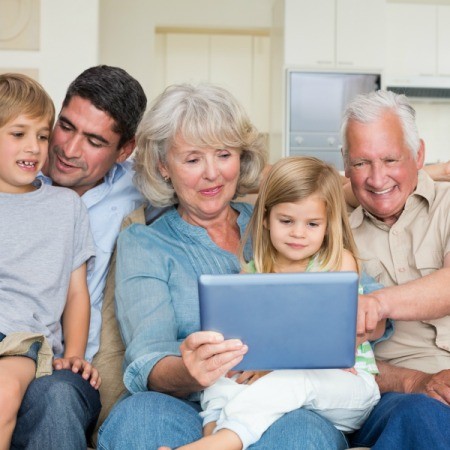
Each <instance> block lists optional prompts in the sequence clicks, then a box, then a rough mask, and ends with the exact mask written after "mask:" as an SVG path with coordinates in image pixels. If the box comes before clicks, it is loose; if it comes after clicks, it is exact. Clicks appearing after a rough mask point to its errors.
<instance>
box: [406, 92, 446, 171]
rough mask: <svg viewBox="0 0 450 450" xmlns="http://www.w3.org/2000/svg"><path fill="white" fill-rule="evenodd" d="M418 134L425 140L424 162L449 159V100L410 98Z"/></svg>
mask: <svg viewBox="0 0 450 450" xmlns="http://www.w3.org/2000/svg"><path fill="white" fill-rule="evenodd" d="M411 104H412V105H413V107H414V109H415V110H416V117H417V120H416V121H417V127H418V129H419V136H420V137H421V138H422V139H423V140H424V141H425V162H426V163H433V162H442V161H448V160H450V102H449V101H444V102H443V101H425V100H419V101H417V100H412V101H411Z"/></svg>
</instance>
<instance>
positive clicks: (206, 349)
mask: <svg viewBox="0 0 450 450" xmlns="http://www.w3.org/2000/svg"><path fill="white" fill-rule="evenodd" d="M180 351H181V357H182V358H183V362H184V365H185V366H186V368H187V370H188V372H189V373H190V375H191V377H192V378H194V379H195V380H196V381H197V382H198V383H199V384H200V386H202V387H204V388H206V387H208V386H211V385H212V384H214V383H215V382H216V381H217V380H218V379H219V378H220V377H222V376H224V375H225V374H226V373H227V372H229V371H230V370H231V369H232V368H233V367H234V366H235V365H236V364H238V363H239V362H241V361H242V358H243V357H244V355H245V354H246V353H247V351H248V347H247V346H246V345H244V344H243V343H242V342H241V341H240V340H239V339H228V340H225V339H224V337H223V336H222V335H221V334H220V333H216V332H214V331H198V332H196V333H192V334H191V335H189V336H188V337H187V338H186V339H185V340H184V341H183V342H182V343H181V345H180Z"/></svg>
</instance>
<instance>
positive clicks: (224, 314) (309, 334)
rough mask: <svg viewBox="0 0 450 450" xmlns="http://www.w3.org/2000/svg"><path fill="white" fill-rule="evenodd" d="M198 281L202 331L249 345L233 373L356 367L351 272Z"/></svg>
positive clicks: (355, 284)
mask: <svg viewBox="0 0 450 450" xmlns="http://www.w3.org/2000/svg"><path fill="white" fill-rule="evenodd" d="M198 283H199V301H200V323H201V329H202V330H213V331H218V332H220V333H222V334H223V335H224V336H225V338H226V339H230V338H239V339H241V340H242V341H243V342H244V343H245V344H247V345H248V348H249V350H248V352H247V354H246V355H245V356H244V358H243V360H242V361H241V362H240V363H239V364H238V365H237V366H236V367H235V369H236V370H263V369H267V370H269V369H324V368H346V367H353V365H354V364H355V345H356V314H357V305H358V275H357V274H356V273H355V272H304V273H282V274H280V273H278V274H273V273H271V274H233V275H201V276H200V277H199V282H198Z"/></svg>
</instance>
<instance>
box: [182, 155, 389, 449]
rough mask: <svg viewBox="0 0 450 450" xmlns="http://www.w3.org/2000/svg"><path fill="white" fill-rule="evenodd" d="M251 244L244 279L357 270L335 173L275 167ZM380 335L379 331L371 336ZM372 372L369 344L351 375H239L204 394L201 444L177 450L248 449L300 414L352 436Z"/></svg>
mask: <svg viewBox="0 0 450 450" xmlns="http://www.w3.org/2000/svg"><path fill="white" fill-rule="evenodd" d="M250 237H251V239H252V242H253V255H254V259H253V260H252V261H251V262H250V263H248V264H245V266H244V267H245V271H246V272H249V273H255V272H275V273H283V272H308V271H358V263H357V261H356V260H355V256H354V255H355V253H356V251H355V244H354V241H353V237H352V234H351V230H350V226H349V224H348V220H347V213H346V207H345V201H344V197H343V192H342V188H341V181H340V177H339V174H338V173H337V172H336V170H335V169H334V168H333V167H332V166H330V165H328V164H326V163H324V162H322V161H320V160H318V159H316V158H309V157H291V158H286V159H283V160H280V161H279V162H278V163H276V164H275V165H274V166H273V168H272V170H271V171H270V173H269V175H268V176H267V178H266V180H265V181H264V183H263V185H262V187H261V190H260V193H259V196H258V199H257V201H256V205H255V210H254V212H253V216H252V218H251V220H250V223H249V226H248V229H247V233H246V236H245V238H244V244H245V241H246V240H247V239H249V238H250ZM242 259H243V258H241V260H242ZM336 301H339V299H336ZM324 332H326V330H324ZM383 332H384V326H383V324H381V325H380V326H379V327H378V329H377V331H376V332H375V333H374V336H373V337H374V338H376V337H379V336H380V335H382V334H383ZM299 357H301V355H299ZM377 372H378V371H377V367H376V364H375V358H374V355H373V353H372V349H371V347H370V344H369V343H368V342H364V343H363V344H361V345H359V346H358V348H357V351H356V364H355V367H354V368H353V369H350V370H340V369H320V370H277V371H273V372H269V373H268V372H244V373H243V374H238V375H235V376H234V377H233V378H231V379H230V378H221V379H220V380H218V382H216V383H215V384H214V385H213V386H211V387H209V388H207V389H206V390H205V391H204V393H203V395H202V408H203V410H204V411H203V412H202V413H201V414H202V417H203V420H204V422H203V423H204V434H205V437H204V438H203V439H201V440H199V441H197V442H194V443H192V444H189V445H186V446H183V447H180V448H183V449H205V450H206V449H214V450H221V449H224V450H234V449H236V450H240V449H245V448H247V447H249V446H250V445H252V444H253V443H255V442H257V441H258V440H259V438H260V437H261V435H262V434H263V433H264V431H265V430H266V429H267V428H268V427H269V426H270V425H271V424H273V423H274V422H275V421H276V420H277V419H279V418H280V417H281V416H282V415H283V414H285V413H288V412H290V411H292V410H294V409H297V408H300V407H304V408H307V409H310V410H313V411H315V412H317V413H318V414H320V415H322V416H323V417H325V418H327V419H328V420H330V421H331V422H332V423H333V425H334V426H335V427H336V428H338V429H339V430H341V431H343V432H352V431H354V430H356V429H358V428H359V427H360V426H361V425H362V423H363V422H364V420H365V419H366V418H367V416H368V415H369V414H370V412H371V410H372V408H373V407H374V406H375V404H376V403H377V402H378V400H379V398H380V393H379V390H378V386H377V384H376V382H375V378H374V374H376V373H377ZM236 378H239V382H241V384H238V383H237V382H236V381H235V379H236ZM243 380H245V381H246V383H242V381H243ZM211 433H212V434H211Z"/></svg>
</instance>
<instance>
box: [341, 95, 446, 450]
mask: <svg viewBox="0 0 450 450" xmlns="http://www.w3.org/2000/svg"><path fill="white" fill-rule="evenodd" d="M342 135H343V156H344V161H345V170H346V175H347V176H348V177H349V178H350V181H351V186H352V189H353V192H354V194H355V196H356V198H357V200H358V201H359V202H360V204H361V206H360V207H358V208H357V209H356V210H355V211H354V212H353V213H352V215H351V217H350V223H351V226H352V229H353V233H354V236H355V240H356V243H357V246H358V249H359V252H360V257H361V260H362V262H363V265H364V269H365V270H366V272H367V273H368V274H369V275H371V276H373V277H374V278H375V279H376V280H377V281H379V282H381V283H382V284H383V285H385V286H386V288H384V289H381V290H379V291H375V292H374V293H372V294H371V295H369V296H361V298H360V304H359V313H358V314H359V317H358V324H359V325H358V331H359V332H360V334H362V333H363V332H365V331H370V330H372V329H373V328H374V326H375V324H376V322H377V321H378V320H381V319H385V318H388V317H389V318H391V319H394V321H395V324H394V332H393V334H392V336H391V337H390V338H389V339H388V340H385V341H383V342H381V343H379V344H377V346H376V347H375V352H376V356H377V359H378V361H379V369H380V375H379V376H378V384H379V386H380V389H381V391H382V392H385V393H387V392H389V393H387V394H384V395H383V396H382V399H381V401H380V403H379V405H378V406H377V407H376V408H375V410H374V411H373V413H372V414H371V416H370V417H369V419H368V421H367V422H366V424H365V426H364V427H363V428H362V429H361V430H360V431H359V432H357V433H356V434H355V435H354V436H353V439H352V443H353V444H354V445H366V446H371V447H372V448H373V449H377V448H382V449H387V448H396V449H402V448H404V449H412V448H414V449H425V448H426V449H429V448H433V449H441V448H442V449H444V448H445V449H448V448H450V427H449V426H448V424H449V423H450V408H449V406H448V405H449V403H450V370H449V369H450V316H449V314H450V289H449V286H450V184H449V183H434V182H433V180H432V179H431V178H430V177H429V176H428V175H427V174H426V173H425V171H423V170H422V167H423V164H424V154H425V147H424V143H423V141H422V140H421V139H420V138H419V135H418V131H417V127H416V124H415V111H414V109H413V108H412V107H411V106H410V105H409V103H408V102H407V99H406V97H404V96H400V95H396V94H394V93H392V92H386V91H378V92H375V93H371V94H367V95H363V96H359V97H358V98H357V99H356V100H355V101H354V102H353V103H352V104H350V105H349V107H348V108H347V110H346V113H345V117H344V122H343V127H342ZM400 393H416V394H409V395H405V394H400ZM420 393H421V394H420ZM423 394H426V395H423ZM438 400H439V401H438Z"/></svg>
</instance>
